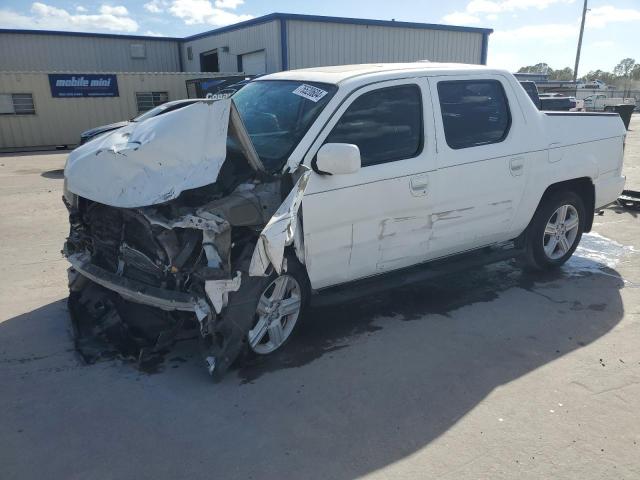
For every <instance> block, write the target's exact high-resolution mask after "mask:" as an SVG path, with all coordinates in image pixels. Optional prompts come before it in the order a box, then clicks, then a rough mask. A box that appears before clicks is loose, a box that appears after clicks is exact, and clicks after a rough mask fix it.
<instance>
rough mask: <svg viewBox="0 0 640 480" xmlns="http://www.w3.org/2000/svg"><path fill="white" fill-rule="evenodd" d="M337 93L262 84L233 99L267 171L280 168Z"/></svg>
mask: <svg viewBox="0 0 640 480" xmlns="http://www.w3.org/2000/svg"><path fill="white" fill-rule="evenodd" d="M336 90H337V87H336V86H335V85H330V84H326V83H316V82H298V81H291V80H263V81H257V82H250V83H248V84H247V85H246V86H245V87H243V88H242V89H241V90H239V91H238V92H237V93H235V94H234V95H233V102H234V103H235V105H236V108H237V109H238V113H239V114H240V117H241V118H242V121H243V123H244V126H245V128H246V129H247V132H248V133H249V136H250V137H251V141H252V143H253V146H254V147H255V149H256V152H257V153H258V156H259V157H260V160H261V161H262V163H263V164H264V166H265V168H266V169H267V170H269V171H276V170H278V169H280V168H282V166H283V165H284V163H285V162H286V160H287V158H288V157H289V155H290V154H291V152H292V151H293V150H294V148H295V147H296V146H297V145H298V143H299V142H300V140H302V137H303V136H304V135H305V133H307V130H308V129H309V127H310V126H311V124H312V123H313V122H314V121H315V119H316V118H317V117H318V115H319V114H320V112H321V111H322V110H323V109H324V107H325V106H326V105H327V103H329V100H330V99H331V97H333V95H334V93H335V92H336Z"/></svg>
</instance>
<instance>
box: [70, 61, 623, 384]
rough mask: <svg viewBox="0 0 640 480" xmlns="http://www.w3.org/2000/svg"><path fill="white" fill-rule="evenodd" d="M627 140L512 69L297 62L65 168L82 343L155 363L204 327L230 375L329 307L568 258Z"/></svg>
mask: <svg viewBox="0 0 640 480" xmlns="http://www.w3.org/2000/svg"><path fill="white" fill-rule="evenodd" d="M624 138H625V129H624V127H623V125H622V122H621V120H620V117H619V116H618V115H617V114H607V113H602V114H583V113H570V112H541V111H538V110H537V109H536V107H535V105H533V103H532V102H530V101H529V99H528V98H527V94H526V92H525V91H524V90H523V89H522V88H521V87H520V85H519V84H518V81H517V80H516V79H515V78H514V77H513V75H511V74H510V73H508V72H506V71H502V70H496V69H491V68H487V67H482V66H470V65H455V64H437V63H429V64H426V63H408V64H377V65H347V66H334V67H320V68H312V69H306V70H293V71H286V72H280V73H276V74H272V75H267V76H264V77H262V78H260V79H258V80H255V81H253V82H251V83H249V84H248V85H246V86H245V87H244V88H243V89H242V90H240V91H239V92H237V93H236V94H235V95H234V96H233V98H230V99H224V100H219V101H213V100H205V101H202V102H199V103H197V104H195V105H191V106H188V107H186V108H182V109H179V110H175V111H172V112H169V113H166V114H164V115H162V116H158V117H155V118H152V119H150V120H148V121H145V122H142V123H139V124H136V123H133V124H131V125H128V126H126V127H124V128H122V129H120V130H119V131H118V132H115V133H114V134H112V135H109V136H106V137H102V139H97V140H96V141H94V142H90V143H87V144H86V145H83V146H81V147H79V148H78V149H76V150H75V151H73V152H72V153H71V154H70V155H69V158H68V161H67V164H66V167H65V193H64V201H65V203H66V205H67V208H68V209H69V219H70V225H71V226H70V233H69V237H68V239H67V241H66V243H65V246H64V253H65V255H66V257H67V259H68V260H69V262H70V264H71V268H70V270H69V282H70V283H69V285H70V297H69V309H70V312H71V315H72V318H73V324H74V326H75V332H76V338H77V346H78V348H79V350H80V351H81V352H83V355H85V358H87V359H89V360H91V359H92V358H94V357H93V355H95V353H92V352H95V349H94V343H93V342H89V341H88V340H86V339H87V338H91V339H93V340H95V339H96V337H97V338H99V339H106V340H108V341H110V342H120V343H123V344H124V345H125V346H126V348H125V352H126V353H127V354H128V355H132V356H138V357H139V359H140V361H144V360H145V359H148V358H150V357H151V356H153V355H154V354H156V353H157V352H159V351H161V350H163V349H165V348H167V346H168V345H170V344H171V342H172V340H173V339H174V338H175V335H176V334H177V332H179V331H180V329H181V328H185V327H186V326H188V325H193V326H194V327H195V328H196V329H197V331H198V332H199V336H200V338H201V341H202V344H203V351H204V360H205V364H206V366H207V368H208V370H209V372H210V373H211V375H213V376H214V377H215V378H219V377H220V376H221V375H223V374H224V372H225V371H227V369H228V368H229V366H230V365H231V364H232V362H234V361H235V360H236V359H237V358H239V357H240V358H242V357H243V356H244V354H245V353H248V354H252V355H268V354H272V353H273V352H276V351H278V350H280V349H281V348H282V347H283V345H285V344H286V342H287V340H288V339H289V338H290V337H291V335H292V334H293V333H294V331H295V329H296V327H297V326H298V325H299V324H300V322H301V320H302V318H303V316H304V309H305V306H307V305H308V304H309V302H310V301H313V302H328V301H330V300H331V299H333V301H338V300H341V299H344V298H353V297H354V296H357V295H360V294H362V293H363V292H366V293H369V294H371V292H375V291H379V290H380V289H385V288H391V287H392V286H398V285H402V284H404V283H406V282H408V281H411V280H414V279H416V278H419V279H424V278H428V277H429V275H433V274H434V273H440V272H443V271H451V270H455V269H458V270H459V269H468V268H471V266H473V265H478V264H482V263H484V262H488V261H495V260H497V259H504V258H507V257H513V256H520V257H521V258H522V259H523V260H524V261H525V262H526V263H527V264H528V265H529V266H530V267H531V268H536V269H543V270H547V269H556V268H558V267H560V266H561V265H563V264H564V263H565V262H566V261H567V260H568V259H569V258H570V257H571V255H572V254H573V253H574V251H575V249H576V247H577V246H578V243H579V242H580V238H581V236H582V233H583V232H588V231H589V230H590V229H591V226H592V223H593V217H594V211H595V210H598V209H601V208H602V207H604V206H605V205H607V204H610V203H612V202H615V201H616V199H617V198H618V195H619V194H620V193H621V192H622V190H623V186H624V180H625V179H624V177H623V176H622V175H621V169H622V155H623V145H624ZM123 159H126V161H123ZM425 294H428V292H425ZM123 338H127V341H126V342H123V341H122V339H123ZM425 341H427V342H428V339H426V340H425ZM88 345H89V346H91V348H89V347H87V346H88Z"/></svg>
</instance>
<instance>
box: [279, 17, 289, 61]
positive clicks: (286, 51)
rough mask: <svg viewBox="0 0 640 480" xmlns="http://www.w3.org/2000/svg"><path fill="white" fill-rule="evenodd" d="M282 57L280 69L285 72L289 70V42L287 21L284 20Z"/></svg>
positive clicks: (282, 19) (281, 30) (281, 34)
mask: <svg viewBox="0 0 640 480" xmlns="http://www.w3.org/2000/svg"><path fill="white" fill-rule="evenodd" d="M280 56H281V57H282V62H281V65H280V67H281V68H282V71H283V72H285V71H287V70H289V41H288V40H287V21H286V20H285V19H284V18H281V19H280Z"/></svg>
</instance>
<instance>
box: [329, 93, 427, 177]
mask: <svg viewBox="0 0 640 480" xmlns="http://www.w3.org/2000/svg"><path fill="white" fill-rule="evenodd" d="M422 139H423V128H422V98H421V95H420V88H419V87H418V86H417V85H402V86H398V87H387V88H382V89H379V90H373V91H371V92H367V93H364V94H363V95H361V96H360V97H358V98H357V99H356V100H355V101H354V102H353V103H352V104H351V105H349V108H347V110H346V111H345V112H344V115H342V118H340V120H339V121H338V123H337V124H336V125H335V127H333V130H332V131H331V133H330V134H329V136H328V137H327V139H326V140H325V143H352V144H355V145H357V146H358V148H359V149H360V157H361V159H362V166H363V167H364V166H367V165H376V164H379V163H385V162H393V161H396V160H403V159H406V158H411V157H415V156H416V155H418V153H419V152H420V150H421V149H422V143H423V140H422Z"/></svg>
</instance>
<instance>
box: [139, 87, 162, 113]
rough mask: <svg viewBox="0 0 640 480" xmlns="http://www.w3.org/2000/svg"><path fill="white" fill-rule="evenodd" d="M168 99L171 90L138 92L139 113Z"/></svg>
mask: <svg viewBox="0 0 640 480" xmlns="http://www.w3.org/2000/svg"><path fill="white" fill-rule="evenodd" d="M168 101H169V92H136V105H137V107H138V113H142V112H146V111H147V110H151V109H152V108H153V107H157V106H158V105H162V104H163V103H165V102H168Z"/></svg>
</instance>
